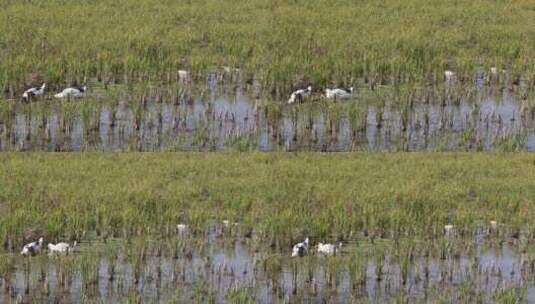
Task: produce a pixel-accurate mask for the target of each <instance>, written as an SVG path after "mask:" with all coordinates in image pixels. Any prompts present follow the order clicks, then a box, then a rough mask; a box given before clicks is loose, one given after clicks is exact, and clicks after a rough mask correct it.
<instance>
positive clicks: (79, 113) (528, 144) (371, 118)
mask: <svg viewBox="0 0 535 304" xmlns="http://www.w3.org/2000/svg"><path fill="white" fill-rule="evenodd" d="M209 84H210V85H208V86H206V87H203V88H202V89H197V90H180V89H178V90H179V92H178V93H174V92H173V93H168V92H167V93H166V92H165V91H164V90H159V89H154V88H153V89H149V90H145V91H143V92H142V93H132V91H124V90H121V89H119V90H116V91H115V94H114V95H113V96H110V94H106V93H109V92H108V91H105V90H104V89H103V88H102V87H98V86H97V85H95V86H94V89H93V93H90V94H89V96H88V98H85V99H80V100H72V101H63V102H60V101H57V100H40V101H34V102H33V103H31V104H22V103H20V102H17V101H16V100H8V101H3V102H2V101H0V103H1V104H2V109H1V111H0V150H2V151H8V150H11V151H12V150H15V151H82V150H84V151H162V150H163V151H191V150H194V151H222V150H261V151H362V150H364V151H459V150H460V151H465V150H477V151H480V150H493V149H496V150H508V151H510V150H514V151H516V150H527V151H533V150H535V111H533V110H532V109H533V108H532V107H531V106H530V102H529V100H528V99H526V97H525V96H522V94H519V93H518V92H516V91H514V90H510V89H507V88H501V87H498V86H485V85H477V84H476V85H474V87H473V88H469V90H466V89H465V90H457V88H455V87H451V88H449V87H442V88H438V89H434V90H432V93H431V94H423V95H422V96H419V98H417V99H416V98H415V99H407V98H406V95H407V93H405V95H402V94H403V93H400V92H396V91H392V89H391V88H388V87H386V88H377V89H374V90H373V91H372V90H369V89H366V88H361V89H359V90H358V92H357V93H356V94H355V96H354V98H353V100H350V101H345V102H336V103H335V102H332V101H326V100H324V99H322V98H316V99H314V100H312V101H309V102H306V103H303V104H298V105H287V104H286V103H285V102H284V100H282V99H278V100H271V99H268V98H263V97H258V96H259V95H258V93H257V92H256V91H257V88H256V87H254V86H253V89H250V88H242V87H241V86H235V87H232V88H229V87H228V86H227V87H220V86H217V85H215V82H212V83H210V82H209ZM162 91H164V92H162ZM409 94H410V92H409ZM400 100H401V101H400Z"/></svg>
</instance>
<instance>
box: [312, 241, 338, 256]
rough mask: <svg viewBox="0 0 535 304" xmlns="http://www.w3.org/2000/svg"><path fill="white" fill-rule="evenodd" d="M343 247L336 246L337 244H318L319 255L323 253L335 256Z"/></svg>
mask: <svg viewBox="0 0 535 304" xmlns="http://www.w3.org/2000/svg"><path fill="white" fill-rule="evenodd" d="M341 247H342V243H340V244H338V246H336V245H335V244H329V243H325V244H324V243H321V242H320V243H318V253H323V254H325V255H335V254H336V253H337V252H338V250H339V249H340V248H341Z"/></svg>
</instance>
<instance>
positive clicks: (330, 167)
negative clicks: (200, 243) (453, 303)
mask: <svg viewBox="0 0 535 304" xmlns="http://www.w3.org/2000/svg"><path fill="white" fill-rule="evenodd" d="M534 178H535V157H534V156H533V155H531V154H479V153H473V154H468V153H467V154H463V153H461V154H441V153H437V154H431V153H429V154H425V153H423V154H420V153H414V154H402V153H399V154H319V153H318V154H314V153H296V154H293V153H292V154H277V153H273V154H263V153H243V154H240V153H230V154H225V153H223V154H196V153H184V154H170V153H169V154H166V153H159V154H153V153H143V154H46V153H43V154H39V153H37V154H33V153H30V154H17V153H2V154H0V206H1V209H2V213H1V214H2V216H0V235H1V237H2V240H3V241H4V242H5V243H9V242H12V243H14V244H19V243H20V242H21V240H22V237H23V236H24V235H26V236H28V235H37V234H43V235H45V236H46V237H47V238H55V237H60V236H61V237H75V238H83V237H84V235H85V234H86V233H88V232H94V231H97V233H98V235H104V236H106V235H107V236H118V237H132V236H138V235H140V236H142V235H163V234H165V233H166V231H167V232H168V231H169V230H173V229H174V227H175V225H176V224H177V223H180V222H184V223H188V225H190V226H191V227H192V229H199V231H200V230H202V229H204V227H206V224H207V223H210V222H214V221H215V222H221V221H222V220H229V221H231V222H232V221H235V222H239V223H240V224H241V225H243V226H244V227H254V229H255V230H256V231H257V232H258V233H259V235H260V236H261V238H263V239H265V240H271V241H273V242H276V243H280V244H287V243H288V242H290V240H292V239H294V238H296V237H298V236H299V235H303V234H309V235H311V236H314V237H326V236H333V235H334V236H336V235H338V236H348V235H350V234H351V231H353V232H357V233H359V232H362V231H369V232H370V233H376V234H377V235H391V236H393V235H398V236H402V235H410V236H411V237H418V238H423V239H425V238H434V237H435V236H441V235H442V229H443V226H444V225H445V224H448V223H453V224H455V225H457V226H458V227H459V228H460V229H467V231H471V230H472V229H474V228H475V227H476V226H477V225H479V224H482V223H483V224H486V223H488V221H489V220H492V219H495V220H497V221H498V223H500V224H505V225H507V226H509V227H513V228H514V227H516V228H521V229H528V231H529V229H531V228H532V227H533V225H534V224H535V221H534V220H533V219H534V218H535V217H534V214H533V212H534V211H533V210H534V208H532V207H533V203H534V202H533V197H534V193H535V186H534V184H533V179H534Z"/></svg>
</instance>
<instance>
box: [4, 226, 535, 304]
mask: <svg viewBox="0 0 535 304" xmlns="http://www.w3.org/2000/svg"><path fill="white" fill-rule="evenodd" d="M517 237H518V238H516V237H514V238H511V237H510V236H509V234H508V232H507V231H506V229H505V228H504V229H503V231H502V230H501V228H498V229H491V228H488V227H481V228H478V229H477V230H476V231H474V232H471V233H467V232H465V233H464V235H462V236H461V235H453V236H452V235H450V236H444V237H438V238H437V239H435V240H428V241H425V242H421V243H420V242H419V241H415V240H410V239H405V238H399V239H397V240H394V239H390V238H377V237H372V236H370V235H363V234H362V233H358V234H356V237H355V238H353V239H351V240H345V241H344V243H343V245H342V249H341V250H340V251H339V252H338V253H337V255H335V256H325V255H321V254H318V253H316V252H315V250H314V240H313V241H312V242H313V243H312V244H311V247H310V249H309V250H308V251H307V253H306V254H305V256H304V257H300V258H291V257H290V248H275V247H271V248H270V247H269V246H263V245H262V244H259V243H258V241H257V238H256V237H255V234H254V231H253V232H249V233H243V232H242V231H241V229H240V226H232V227H230V228H229V227H228V226H227V227H225V226H219V227H217V226H211V227H210V228H209V229H207V230H206V231H203V232H199V233H197V234H196V235H191V234H190V233H180V234H177V235H170V236H168V237H166V238H164V239H160V240H155V239H133V240H130V241H129V242H124V241H120V240H118V239H108V240H107V241H106V243H102V242H85V243H83V244H82V245H81V246H80V247H79V248H77V249H76V251H75V252H73V253H71V254H69V255H56V256H50V255H46V254H42V255H39V256H34V257H31V258H26V259H24V258H22V257H18V256H13V257H11V259H12V261H11V262H12V267H14V269H13V270H12V271H11V272H10V274H9V275H7V276H6V275H4V276H3V280H2V281H1V287H2V288H0V301H1V302H2V303H8V302H22V303H30V302H34V301H40V302H43V301H47V302H71V303H79V302H95V301H97V302H98V301H105V302H108V301H109V302H115V301H125V300H129V301H131V302H163V301H180V302H192V301H193V302H211V303H221V302H225V301H226V302H241V303H243V302H247V301H250V302H255V303H273V302H284V303H295V302H302V301H306V302H320V303H326V302H327V303H348V302H359V303H360V302H371V303H384V302H392V301H398V302H399V301H402V302H411V303H412V302H428V301H430V300H440V299H442V300H446V301H447V302H451V303H466V302H479V303H491V302H496V301H497V302H502V301H507V300H511V299H516V300H521V301H528V302H534V301H535V285H534V281H533V274H534V272H535V255H534V254H532V252H529V250H527V249H526V248H524V249H522V250H519V248H523V246H524V245H525V239H524V238H525V237H526V236H522V235H521V236H517ZM506 240H507V241H506ZM522 244H524V245H522Z"/></svg>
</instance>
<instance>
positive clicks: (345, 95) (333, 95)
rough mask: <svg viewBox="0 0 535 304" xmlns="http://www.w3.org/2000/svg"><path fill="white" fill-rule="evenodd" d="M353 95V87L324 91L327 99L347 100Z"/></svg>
mask: <svg viewBox="0 0 535 304" xmlns="http://www.w3.org/2000/svg"><path fill="white" fill-rule="evenodd" d="M351 95H353V87H350V88H347V89H346V88H334V89H329V88H327V89H325V97H327V98H329V99H349V98H351Z"/></svg>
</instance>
